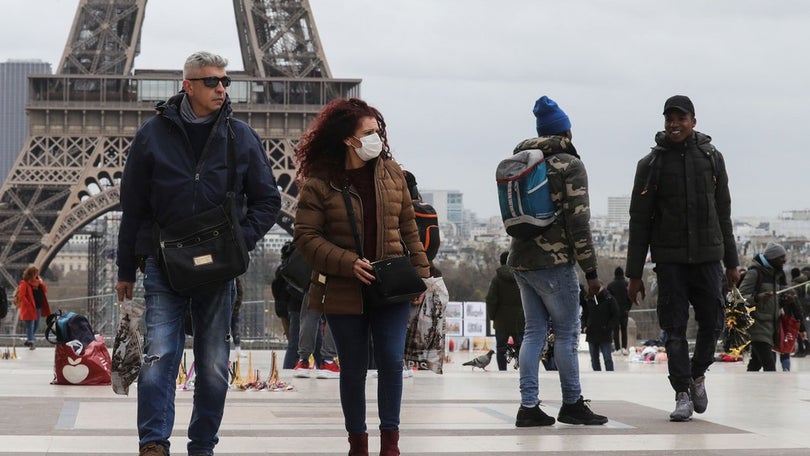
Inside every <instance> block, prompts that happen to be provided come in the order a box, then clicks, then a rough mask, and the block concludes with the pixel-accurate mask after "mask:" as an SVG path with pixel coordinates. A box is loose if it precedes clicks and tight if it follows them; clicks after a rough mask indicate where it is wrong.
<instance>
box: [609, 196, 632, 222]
mask: <svg viewBox="0 0 810 456" xmlns="http://www.w3.org/2000/svg"><path fill="white" fill-rule="evenodd" d="M607 221H608V223H609V224H612V225H616V226H619V227H622V228H627V227H628V226H629V224H630V197H629V196H608V220H607Z"/></svg>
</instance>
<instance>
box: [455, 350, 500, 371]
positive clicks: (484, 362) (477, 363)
mask: <svg viewBox="0 0 810 456" xmlns="http://www.w3.org/2000/svg"><path fill="white" fill-rule="evenodd" d="M494 354H495V350H490V351H489V352H487V354H486V355H481V356H476V357H475V358H473V359H471V360H469V361H467V362H466V363H464V364H462V366H472V368H473V370H475V368H476V367H478V368H480V369H482V370H487V366H489V363H491V362H492V355H494Z"/></svg>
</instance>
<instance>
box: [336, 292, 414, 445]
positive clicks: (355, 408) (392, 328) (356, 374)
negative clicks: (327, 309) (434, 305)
mask: <svg viewBox="0 0 810 456" xmlns="http://www.w3.org/2000/svg"><path fill="white" fill-rule="evenodd" d="M409 313H410V303H409V302H403V303H400V304H390V305H387V306H386V305H383V306H380V307H373V306H370V305H368V304H367V305H366V306H365V313H364V314H362V315H334V314H327V315H326V320H327V321H328V322H329V327H330V328H331V329H332V336H333V337H334V339H335V345H336V346H337V353H338V358H339V360H340V405H341V407H342V408H343V418H344V421H345V424H346V431H348V432H349V433H350V434H362V433H364V432H366V373H367V372H368V359H369V343H370V341H371V340H372V339H373V341H374V343H373V352H374V360H375V361H376V363H377V372H378V374H379V375H378V381H377V403H378V408H379V411H378V413H379V417H380V430H381V431H396V430H399V411H400V407H401V405H402V366H403V357H404V353H405V330H406V328H407V325H408V315H409ZM369 336H370V337H369Z"/></svg>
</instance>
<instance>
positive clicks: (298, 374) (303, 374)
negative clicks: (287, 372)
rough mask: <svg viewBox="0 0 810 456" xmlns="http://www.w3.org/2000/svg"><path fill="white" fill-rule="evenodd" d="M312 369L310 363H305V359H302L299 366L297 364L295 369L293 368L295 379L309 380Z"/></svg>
mask: <svg viewBox="0 0 810 456" xmlns="http://www.w3.org/2000/svg"><path fill="white" fill-rule="evenodd" d="M311 369H312V368H311V367H310V365H309V363H308V362H307V361H304V360H303V359H300V360H298V364H296V365H295V367H294V368H293V377H295V378H309V377H310V373H309V371H310V370H311Z"/></svg>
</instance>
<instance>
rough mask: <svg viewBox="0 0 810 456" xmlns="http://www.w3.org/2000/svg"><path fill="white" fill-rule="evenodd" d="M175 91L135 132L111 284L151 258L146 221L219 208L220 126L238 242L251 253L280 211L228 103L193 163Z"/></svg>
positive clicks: (223, 183) (222, 177)
mask: <svg viewBox="0 0 810 456" xmlns="http://www.w3.org/2000/svg"><path fill="white" fill-rule="evenodd" d="M183 96H185V94H183V93H181V94H179V95H176V96H174V97H172V98H171V99H169V100H168V101H167V102H166V103H164V104H162V105H160V106H158V108H157V109H158V115H156V116H155V117H153V118H151V119H149V120H147V121H146V122H144V124H143V125H142V126H141V128H140V129H138V132H137V133H136V134H135V138H134V139H133V141H132V144H131V145H130V148H129V151H128V153H127V161H126V165H125V166H124V175H123V178H122V179H121V210H122V211H123V215H122V217H121V226H120V228H119V233H118V279H119V280H123V281H127V282H134V281H135V270H136V268H137V263H138V262H137V258H138V257H139V256H154V255H155V253H156V246H154V245H153V242H152V232H153V231H152V228H153V222H154V221H157V222H158V225H159V226H161V227H165V226H167V225H170V224H172V223H174V222H178V221H181V220H183V219H186V218H188V217H190V216H192V215H194V214H196V213H199V212H202V211H205V210H207V209H211V208H213V207H215V206H218V205H219V204H221V203H222V202H223V200H224V198H225V193H226V191H227V182H228V136H227V135H228V124H230V127H231V129H232V130H233V132H234V139H233V141H234V146H235V147H234V150H235V153H236V175H235V176H236V180H235V186H234V187H235V188H234V190H235V193H236V198H237V199H236V207H237V208H239V212H240V225H241V226H242V232H243V233H244V236H245V243H246V244H247V247H248V249H249V250H252V249H253V247H254V246H255V245H256V242H258V241H259V239H261V238H262V237H263V236H264V235H265V233H267V231H268V230H270V228H271V227H272V226H273V224H274V223H275V220H276V215H277V214H278V210H279V207H280V206H281V197H280V195H279V191H278V188H277V187H276V180H275V178H274V177H273V173H272V172H271V171H270V164H269V163H268V161H267V156H266V155H265V151H264V147H263V145H262V142H261V140H260V138H259V135H258V134H257V133H256V132H255V131H254V130H253V129H252V128H250V126H249V125H248V124H246V123H245V122H242V121H240V120H237V119H233V118H229V117H230V113H231V106H230V100H226V102H225V105H224V106H223V108H222V109H221V110H220V112H219V115H218V118H217V120H216V121H215V124H214V126H213V129H212V131H211V136H210V137H209V139H208V143H207V145H206V147H208V148H210V151H209V152H208V154H207V157H206V158H205V159H204V160H203V162H201V163H200V164H199V175H197V171H196V168H197V165H198V164H197V163H196V159H195V156H196V154H195V153H194V151H193V150H192V147H191V143H190V142H189V139H188V136H187V135H186V131H185V129H184V127H183V121H182V119H181V117H180V112H179V110H180V101H181V100H182V97H183Z"/></svg>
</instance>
